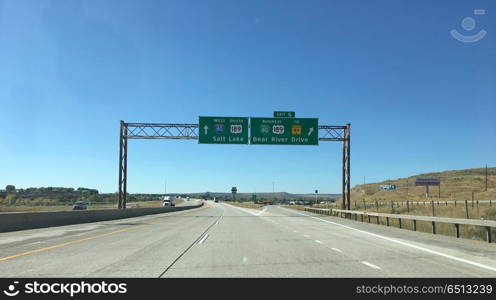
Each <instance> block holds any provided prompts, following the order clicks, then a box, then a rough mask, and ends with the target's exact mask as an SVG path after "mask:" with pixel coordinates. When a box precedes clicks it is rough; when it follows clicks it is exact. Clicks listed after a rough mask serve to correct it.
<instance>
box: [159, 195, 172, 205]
mask: <svg viewBox="0 0 496 300" xmlns="http://www.w3.org/2000/svg"><path fill="white" fill-rule="evenodd" d="M162 206H175V204H174V201H172V200H171V197H170V196H164V199H163V200H162Z"/></svg>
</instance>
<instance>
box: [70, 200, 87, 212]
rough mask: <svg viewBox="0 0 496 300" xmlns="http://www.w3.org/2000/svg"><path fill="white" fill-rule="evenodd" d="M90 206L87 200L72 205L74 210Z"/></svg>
mask: <svg viewBox="0 0 496 300" xmlns="http://www.w3.org/2000/svg"><path fill="white" fill-rule="evenodd" d="M87 208H88V203H86V202H76V203H75V204H74V206H73V207H72V210H84V209H87Z"/></svg>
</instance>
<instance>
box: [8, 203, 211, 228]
mask: <svg viewBox="0 0 496 300" xmlns="http://www.w3.org/2000/svg"><path fill="white" fill-rule="evenodd" d="M201 206H203V202H202V203H201V204H199V205H193V206H179V207H177V206H175V207H153V208H152V207H149V208H128V209H102V210H79V211H55V212H19V213H2V214H0V232H9V231H18V230H26V229H35V228H45V227H53V226H64V225H73V224H81V223H92V222H99V221H108V220H117V219H125V218H132V217H139V216H144V215H153V214H161V213H168V212H174V211H181V210H186V209H192V208H198V207H201Z"/></svg>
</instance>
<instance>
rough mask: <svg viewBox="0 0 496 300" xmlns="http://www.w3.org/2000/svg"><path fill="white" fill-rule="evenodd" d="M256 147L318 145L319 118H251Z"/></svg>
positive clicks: (251, 137)
mask: <svg viewBox="0 0 496 300" xmlns="http://www.w3.org/2000/svg"><path fill="white" fill-rule="evenodd" d="M250 122H251V125H250V126H251V128H250V143H251V144H254V145H318V144H319V119H317V118H250Z"/></svg>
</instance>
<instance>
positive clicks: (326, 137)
mask: <svg viewBox="0 0 496 300" xmlns="http://www.w3.org/2000/svg"><path fill="white" fill-rule="evenodd" d="M350 128H351V124H350V123H348V124H346V125H343V126H334V125H319V124H318V119H317V118H295V113H294V112H274V118H254V117H252V118H248V117H203V116H201V117H199V122H198V123H197V124H173V123H126V122H124V121H121V122H120V138H119V141H120V147H119V202H118V208H120V209H121V208H126V198H127V143H128V140H129V139H172V140H198V143H199V144H251V145H318V144H319V141H320V142H323V141H324V142H327V141H339V142H342V183H341V187H342V188H341V190H342V197H343V201H342V208H343V209H350V207H351V205H350V201H351V200H350Z"/></svg>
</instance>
